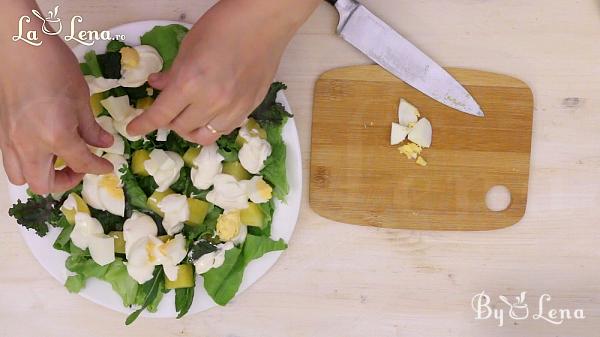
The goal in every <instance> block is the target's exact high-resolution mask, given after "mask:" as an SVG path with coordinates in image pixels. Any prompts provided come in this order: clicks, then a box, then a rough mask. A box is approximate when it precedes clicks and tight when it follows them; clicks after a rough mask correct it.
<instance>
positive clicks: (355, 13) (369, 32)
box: [326, 0, 483, 117]
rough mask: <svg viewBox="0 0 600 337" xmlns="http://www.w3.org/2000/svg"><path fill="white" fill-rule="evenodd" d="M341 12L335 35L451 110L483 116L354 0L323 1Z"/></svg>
mask: <svg viewBox="0 0 600 337" xmlns="http://www.w3.org/2000/svg"><path fill="white" fill-rule="evenodd" d="M326 1H327V2H329V3H330V4H332V5H333V6H335V8H336V9H337V10H338V12H339V13H340V22H339V24H338V27H337V32H338V34H339V35H340V36H341V37H342V38H343V39H344V40H346V41H347V42H349V43H350V44H351V45H353V46H354V47H356V48H357V49H358V50H360V51H362V52H363V53H364V54H365V55H367V56H368V57H369V58H371V59H372V60H373V61H375V62H377V63H378V64H379V65H380V66H382V67H383V68H385V69H386V70H387V71H389V72H391V73H392V74H394V75H395V76H396V77H398V78H400V79H401V80H403V81H404V82H406V83H407V84H408V85H410V86H412V87H413V88H415V89H417V90H419V91H420V92H422V93H424V94H425V95H427V96H429V97H431V98H433V99H435V100H436V101H438V102H440V103H442V104H445V105H447V106H449V107H451V108H453V109H456V110H459V111H462V112H465V113H468V114H471V115H474V116H479V117H483V111H482V110H481V108H480V107H479V105H478V104H477V102H476V101H475V99H474V98H473V97H472V96H471V94H469V92H468V91H467V90H466V89H465V88H464V87H463V86H462V85H461V84H460V83H458V81H456V79H454V77H452V75H450V74H449V73H448V72H447V71H446V70H444V68H442V67H441V66H440V65H438V64H437V63H435V61H433V60H432V59H431V58H429V56H427V55H425V54H424V53H423V52H422V51H420V50H419V49H418V48H417V47H415V46H414V45H413V44H412V43H410V42H409V41H408V40H406V39H405V38H404V37H402V36H401V35H400V34H398V33H397V32H396V31H395V30H394V29H393V28H392V27H390V26H388V25H387V24H386V23H385V22H383V21H382V20H381V19H379V18H378V17H377V16H375V14H373V13H371V11H369V10H368V9H367V8H366V7H365V6H363V5H361V4H360V3H358V2H357V1H355V0H326Z"/></svg>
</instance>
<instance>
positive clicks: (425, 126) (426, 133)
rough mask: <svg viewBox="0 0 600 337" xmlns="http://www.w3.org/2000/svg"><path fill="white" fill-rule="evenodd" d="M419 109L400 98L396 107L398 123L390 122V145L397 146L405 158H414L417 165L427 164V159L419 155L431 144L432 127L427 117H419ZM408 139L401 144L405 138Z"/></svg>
mask: <svg viewBox="0 0 600 337" xmlns="http://www.w3.org/2000/svg"><path fill="white" fill-rule="evenodd" d="M420 117H421V114H420V112H419V110H418V109H417V108H416V107H415V106H414V105H412V104H410V103H408V102H407V101H406V100H405V99H401V100H400V106H399V107H398V123H392V131H391V137H390V144H391V145H401V146H400V147H399V148H398V151H400V153H402V154H404V155H405V156H406V158H408V159H411V160H414V161H415V163H416V164H417V165H419V166H427V161H426V160H425V159H424V158H423V157H421V156H420V154H421V152H422V151H423V148H429V147H430V146H431V139H432V135H433V128H432V126H431V122H429V120H428V119H427V118H420ZM407 139H408V141H407V142H406V143H405V144H402V143H403V142H404V141H405V140H407Z"/></svg>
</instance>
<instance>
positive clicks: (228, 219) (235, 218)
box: [216, 210, 242, 241]
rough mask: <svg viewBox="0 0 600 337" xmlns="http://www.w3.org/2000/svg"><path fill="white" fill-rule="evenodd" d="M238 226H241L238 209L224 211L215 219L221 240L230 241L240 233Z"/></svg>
mask: <svg viewBox="0 0 600 337" xmlns="http://www.w3.org/2000/svg"><path fill="white" fill-rule="evenodd" d="M240 227H242V220H241V218H240V211H239V210H233V211H225V212H224V213H223V214H221V215H220V216H219V219H218V220H217V226H216V228H217V235H218V236H219V239H221V241H231V240H233V239H235V238H237V237H238V235H239V234H240Z"/></svg>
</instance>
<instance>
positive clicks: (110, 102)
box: [100, 95, 133, 121]
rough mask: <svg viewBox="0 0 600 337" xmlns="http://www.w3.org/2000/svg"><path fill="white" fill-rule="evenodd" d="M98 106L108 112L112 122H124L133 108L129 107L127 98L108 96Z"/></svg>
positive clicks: (125, 96)
mask: <svg viewBox="0 0 600 337" xmlns="http://www.w3.org/2000/svg"><path fill="white" fill-rule="evenodd" d="M100 104H102V106H103V107H104V108H105V109H106V111H108V113H109V114H110V116H111V117H112V118H113V119H114V120H119V121H120V120H124V119H125V118H126V117H127V116H129V115H130V114H131V110H132V109H133V107H132V106H131V105H129V97H128V96H127V95H124V96H119V97H115V96H109V97H107V98H105V99H103V100H101V101H100Z"/></svg>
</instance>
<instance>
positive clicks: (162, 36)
mask: <svg viewBox="0 0 600 337" xmlns="http://www.w3.org/2000/svg"><path fill="white" fill-rule="evenodd" d="M187 32H188V29H187V28H185V27H184V26H182V25H177V24H173V25H167V26H156V27H154V28H153V29H152V30H151V31H149V32H147V33H146V34H144V35H142V37H141V38H140V41H141V42H142V44H146V45H149V46H152V47H154V48H155V49H156V50H157V51H158V53H159V54H160V56H161V57H162V59H163V62H164V66H163V70H168V69H169V68H171V65H172V64H173V61H174V60H175V57H176V56H177V53H178V52H179V45H180V44H181V41H182V40H183V38H184V37H185V34H187Z"/></svg>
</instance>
